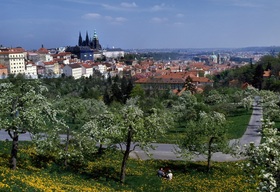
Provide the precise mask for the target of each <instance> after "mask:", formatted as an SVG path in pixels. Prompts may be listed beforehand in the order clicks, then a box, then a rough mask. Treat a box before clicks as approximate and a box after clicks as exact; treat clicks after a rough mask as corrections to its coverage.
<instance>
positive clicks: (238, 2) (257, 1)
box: [210, 0, 265, 8]
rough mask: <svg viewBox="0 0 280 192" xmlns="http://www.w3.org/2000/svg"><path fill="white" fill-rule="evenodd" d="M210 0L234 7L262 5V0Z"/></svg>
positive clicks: (256, 6)
mask: <svg viewBox="0 0 280 192" xmlns="http://www.w3.org/2000/svg"><path fill="white" fill-rule="evenodd" d="M210 1H212V2H215V3H218V4H226V5H229V6H234V7H244V8H258V7H262V6H264V2H265V1H263V0H228V1H225V0H210Z"/></svg>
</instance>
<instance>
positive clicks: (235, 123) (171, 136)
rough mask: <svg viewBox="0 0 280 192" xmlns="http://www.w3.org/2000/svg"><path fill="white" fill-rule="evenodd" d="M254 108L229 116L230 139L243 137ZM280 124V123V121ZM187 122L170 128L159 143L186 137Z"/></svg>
mask: <svg viewBox="0 0 280 192" xmlns="http://www.w3.org/2000/svg"><path fill="white" fill-rule="evenodd" d="M251 115H252V110H249V111H247V110H245V109H244V108H240V109H238V110H237V111H236V112H235V113H233V114H232V115H230V116H228V117H227V122H228V124H227V129H228V138H229V139H238V138H241V137H242V135H243V134H244V132H245V131H246V129H247V126H248V124H249V121H250V118H251ZM279 125H280V123H279ZM185 133H186V123H181V124H180V125H177V126H176V127H175V128H172V129H170V130H168V132H167V134H166V135H165V137H163V138H160V139H159V140H157V142H159V143H177V141H178V140H180V139H182V138H184V137H185Z"/></svg>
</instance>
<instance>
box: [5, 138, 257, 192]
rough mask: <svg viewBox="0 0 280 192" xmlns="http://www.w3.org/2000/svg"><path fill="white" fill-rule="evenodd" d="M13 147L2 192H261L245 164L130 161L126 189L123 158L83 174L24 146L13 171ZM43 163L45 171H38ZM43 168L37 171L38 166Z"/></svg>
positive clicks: (115, 156) (101, 161)
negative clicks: (166, 175) (166, 174)
mask: <svg viewBox="0 0 280 192" xmlns="http://www.w3.org/2000/svg"><path fill="white" fill-rule="evenodd" d="M10 144H11V143H10V142H0V149H1V153H0V191H28V192H29V191H65V192H66V191H67V192H68V191H71V192H76V191H77V192H78V191H98V192H99V191H102V192H103V191H104V192H106V191H136V192H137V191H149V192H153V191H155V192H159V191H165V192H166V191H167V192H169V191H170V192H174V191H180V192H181V191H186V192H188V191H199V192H204V191H205V192H206V191H207V192H208V191H211V192H216V191H217V192H218V191H223V192H224V191H242V192H243V191H256V190H255V189H256V186H257V180H255V181H253V180H251V179H252V178H250V177H249V176H247V175H246V174H245V172H244V171H243V170H242V168H241V167H240V166H239V165H238V164H240V163H241V162H230V163H213V164H212V169H211V171H210V172H209V173H207V172H206V163H204V162H185V161H162V160H159V161H158V160H148V161H141V160H134V159H129V161H128V165H127V175H126V181H125V183H124V184H121V183H120V182H119V172H120V166H121V155H120V153H119V152H112V151H110V152H106V153H105V154H104V155H103V156H99V157H98V156H95V157H92V159H91V160H90V161H88V162H87V163H86V164H85V166H83V167H80V168H79V169H74V167H72V168H68V169H65V168H63V167H62V166H59V165H57V164H56V163H54V162H52V161H49V162H47V161H45V162H40V163H39V162H37V161H38V158H36V153H35V151H34V148H33V147H32V146H30V144H28V143H20V153H19V158H18V169H17V170H15V171H12V170H10V169H9V167H8V161H9V159H8V157H9V148H10ZM39 164H40V166H38V165H39ZM36 165H37V166H36ZM159 167H169V168H170V169H171V170H172V171H173V175H174V178H173V180H171V181H167V180H165V179H161V178H158V177H157V176H156V171H157V169H158V168H159Z"/></svg>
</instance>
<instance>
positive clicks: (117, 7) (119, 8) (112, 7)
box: [102, 2, 138, 11]
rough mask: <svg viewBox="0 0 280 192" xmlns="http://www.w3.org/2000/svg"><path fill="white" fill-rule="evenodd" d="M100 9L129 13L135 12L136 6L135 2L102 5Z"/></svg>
mask: <svg viewBox="0 0 280 192" xmlns="http://www.w3.org/2000/svg"><path fill="white" fill-rule="evenodd" d="M102 7H103V8H104V9H107V10H111V11H131V10H135V8H137V7H138V5H137V4H136V3H135V2H133V3H127V2H122V3H121V4H120V5H109V4H102Z"/></svg>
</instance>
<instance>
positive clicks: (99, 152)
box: [98, 143, 103, 155]
mask: <svg viewBox="0 0 280 192" xmlns="http://www.w3.org/2000/svg"><path fill="white" fill-rule="evenodd" d="M102 148H103V145H102V144H101V143H100V145H99V148H98V154H99V155H101V154H102V153H103V149H102Z"/></svg>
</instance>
